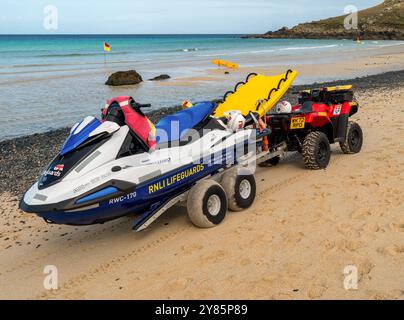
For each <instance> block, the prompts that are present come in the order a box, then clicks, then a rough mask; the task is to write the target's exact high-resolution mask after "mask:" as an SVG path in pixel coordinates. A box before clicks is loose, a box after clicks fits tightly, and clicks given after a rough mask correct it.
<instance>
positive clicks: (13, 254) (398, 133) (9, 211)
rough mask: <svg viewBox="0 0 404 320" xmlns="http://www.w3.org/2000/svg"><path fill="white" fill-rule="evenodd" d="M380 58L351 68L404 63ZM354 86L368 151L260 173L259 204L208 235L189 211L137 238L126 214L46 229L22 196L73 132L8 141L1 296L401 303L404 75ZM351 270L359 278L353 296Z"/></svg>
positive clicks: (1, 205)
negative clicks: (54, 286)
mask: <svg viewBox="0 0 404 320" xmlns="http://www.w3.org/2000/svg"><path fill="white" fill-rule="evenodd" d="M382 60H383V59H381V58H378V56H374V57H373V58H371V59H370V60H367V61H362V62H361V64H358V63H357V62H355V61H351V62H347V63H346V66H345V68H358V69H360V68H363V67H364V66H363V65H366V64H372V63H376V64H377V63H380V64H383V63H385V64H388V65H387V67H391V68H396V69H397V68H398V65H399V64H401V66H402V65H403V61H404V60H403V54H401V53H397V54H394V55H391V58H389V59H388V60H387V62H386V60H383V61H382ZM383 67H386V65H383ZM307 68H309V67H307ZM319 69H320V68H319ZM387 69H388V68H387ZM343 70H344V68H343V69H340V71H341V73H342V72H343ZM361 70H362V69H361ZM272 71H273V69H272ZM275 71H276V70H275ZM365 71H366V70H365ZM304 72H308V71H304V68H303V73H304ZM316 72H317V73H319V72H321V71H320V70H317V71H316ZM330 72H333V71H332V70H330ZM271 73H274V72H271ZM348 82H350V81H348ZM353 82H354V85H355V88H356V98H357V100H358V102H359V104H360V106H361V108H360V110H359V113H358V114H356V115H355V116H354V117H353V118H354V120H355V121H357V122H359V123H360V125H361V126H362V128H363V131H364V138H365V141H364V146H363V149H362V152H361V153H359V154H356V155H344V154H342V152H341V151H340V148H339V146H338V145H334V146H333V147H332V160H331V163H330V165H329V167H328V168H327V170H322V171H309V170H306V169H305V168H304V165H303V161H302V160H301V158H300V157H299V156H298V155H296V154H290V155H288V156H287V157H286V158H285V159H283V160H282V161H281V163H280V164H279V165H278V166H277V167H273V168H260V169H259V170H258V172H257V174H256V180H257V183H258V195H257V198H256V201H255V203H254V205H253V206H252V207H251V208H250V209H248V210H246V211H244V212H240V213H228V215H227V217H226V220H225V221H224V222H223V223H222V224H221V225H220V226H218V227H216V228H213V229H208V230H201V229H197V228H195V227H194V226H193V225H191V223H190V221H189V219H188V217H187V215H186V212H185V210H184V209H183V208H173V209H171V210H170V211H169V212H167V213H165V214H164V215H163V216H162V217H161V218H159V219H158V220H157V222H156V223H155V224H153V225H152V226H151V227H150V228H149V229H147V230H146V231H144V232H142V233H134V232H133V231H132V230H131V218H130V217H129V218H123V219H120V220H117V221H114V222H110V223H106V224H104V225H96V226H88V227H69V226H57V225H47V224H45V222H43V221H42V220H40V219H39V218H37V217H36V216H34V215H29V214H24V213H22V212H21V211H19V210H18V201H19V198H20V196H21V193H22V192H23V190H24V189H25V188H27V187H28V186H29V185H30V184H31V183H33V182H34V180H35V177H36V176H37V175H38V174H39V173H40V171H41V169H42V168H43V166H44V165H45V164H46V163H47V161H48V160H49V159H50V156H51V154H52V153H53V154H54V153H55V151H56V150H57V148H58V145H59V144H60V143H61V142H62V140H63V138H64V137H65V135H66V130H61V131H58V132H57V133H56V134H55V137H54V138H51V137H52V135H51V134H41V135H35V136H30V137H25V138H19V139H16V140H12V141H5V142H2V143H1V144H0V146H1V150H2V154H1V157H0V165H1V167H2V170H0V171H3V170H4V171H3V172H1V173H0V180H1V186H2V190H1V191H0V192H1V193H0V288H1V289H0V298H1V299H17V298H22V299H35V298H39V299H83V298H84V299H196V298H200V299H404V268H403V265H404V216H403V212H404V195H403V187H404V184H403V181H404V180H403V179H404V176H403V173H404V147H403V142H402V140H403V139H404V127H403V125H402V123H403V121H404V110H403V109H402V101H403V99H404V72H398V73H389V74H382V75H379V76H374V77H369V78H365V79H357V80H355V81H353ZM39 147H41V148H43V150H44V152H43V153H38V152H37V150H38V148H39ZM30 156H32V157H31V158H30ZM29 159H31V160H29ZM12 180H14V181H16V182H15V183H14V181H12ZM47 265H54V266H56V267H57V269H58V274H59V289H58V290H53V291H48V290H45V289H44V287H43V281H44V278H45V274H44V273H43V271H44V267H45V266H47ZM350 265H351V266H356V267H357V269H358V273H359V283H358V289H357V290H350V291H348V290H345V289H344V286H343V281H344V274H343V272H344V268H345V267H346V266H350Z"/></svg>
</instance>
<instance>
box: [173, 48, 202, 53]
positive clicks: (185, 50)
mask: <svg viewBox="0 0 404 320" xmlns="http://www.w3.org/2000/svg"><path fill="white" fill-rule="evenodd" d="M176 51H177V52H193V51H199V49H198V48H185V49H180V50H176Z"/></svg>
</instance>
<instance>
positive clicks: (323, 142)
mask: <svg viewBox="0 0 404 320" xmlns="http://www.w3.org/2000/svg"><path fill="white" fill-rule="evenodd" d="M302 155H303V161H304V163H305V165H306V167H307V168H309V169H312V170H319V169H325V168H326V167H327V166H328V164H329V162H330V157H331V148H330V142H329V141H328V138H327V136H326V135H325V134H324V133H323V132H320V131H314V132H310V133H309V134H308V135H307V136H306V138H305V139H304V141H303V148H302Z"/></svg>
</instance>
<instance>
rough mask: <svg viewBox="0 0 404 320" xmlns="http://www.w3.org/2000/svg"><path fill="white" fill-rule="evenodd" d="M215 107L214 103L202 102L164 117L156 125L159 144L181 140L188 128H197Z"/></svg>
mask: <svg viewBox="0 0 404 320" xmlns="http://www.w3.org/2000/svg"><path fill="white" fill-rule="evenodd" d="M215 107H216V105H215V104H214V103H211V102H201V103H197V104H195V105H194V106H192V107H190V108H188V109H184V110H181V111H179V112H177V113H175V114H172V115H169V116H166V117H164V118H163V119H161V120H160V121H159V122H158V123H157V124H156V126H155V127H156V142H157V144H163V143H170V142H173V141H177V140H180V139H181V137H182V136H183V135H184V134H185V133H186V132H187V131H188V129H192V128H195V127H196V126H197V125H198V124H200V123H201V122H202V121H203V120H205V119H206V118H207V117H208V116H209V115H211V114H212V113H213V111H214V109H215Z"/></svg>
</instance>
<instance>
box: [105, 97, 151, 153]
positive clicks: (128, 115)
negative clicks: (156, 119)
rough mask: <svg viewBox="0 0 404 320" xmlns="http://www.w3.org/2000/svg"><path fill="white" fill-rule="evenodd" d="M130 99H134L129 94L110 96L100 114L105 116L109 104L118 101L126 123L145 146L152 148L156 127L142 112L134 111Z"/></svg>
mask: <svg viewBox="0 0 404 320" xmlns="http://www.w3.org/2000/svg"><path fill="white" fill-rule="evenodd" d="M132 101H134V99H133V98H132V97H129V96H119V97H115V98H111V99H109V100H108V101H107V104H106V105H105V108H104V109H102V115H103V117H105V116H106V115H107V114H108V109H109V107H110V106H111V104H113V103H114V102H116V103H118V104H119V106H120V107H121V110H122V112H123V114H124V117H125V123H126V125H127V126H128V127H129V128H130V129H131V130H132V131H133V133H134V134H136V136H137V137H138V138H139V139H140V140H141V141H142V142H143V143H144V145H145V146H146V148H148V149H149V150H153V149H154V148H155V146H156V129H155V127H154V125H153V123H152V122H151V121H150V120H149V119H148V118H147V117H146V116H145V115H144V114H141V113H139V112H136V111H135V110H134V109H133V108H132V107H131V102H132ZM102 121H104V120H102Z"/></svg>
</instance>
